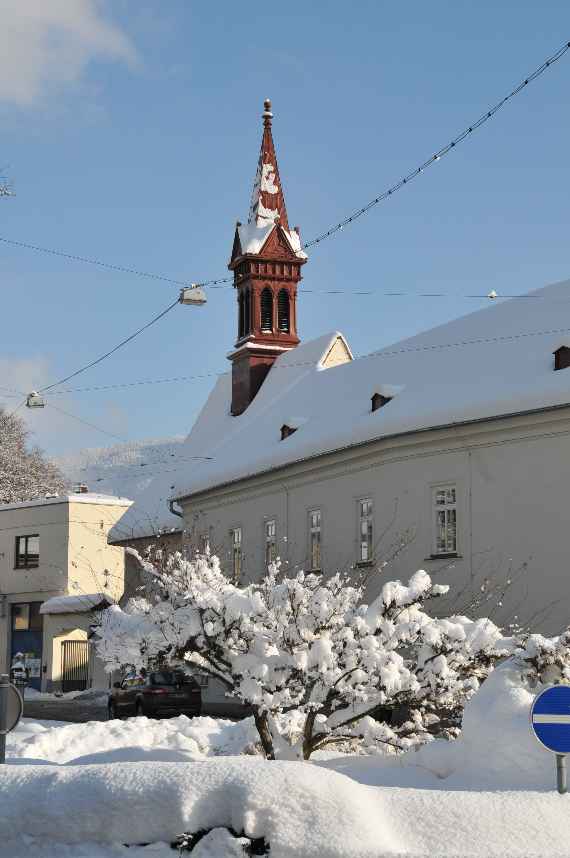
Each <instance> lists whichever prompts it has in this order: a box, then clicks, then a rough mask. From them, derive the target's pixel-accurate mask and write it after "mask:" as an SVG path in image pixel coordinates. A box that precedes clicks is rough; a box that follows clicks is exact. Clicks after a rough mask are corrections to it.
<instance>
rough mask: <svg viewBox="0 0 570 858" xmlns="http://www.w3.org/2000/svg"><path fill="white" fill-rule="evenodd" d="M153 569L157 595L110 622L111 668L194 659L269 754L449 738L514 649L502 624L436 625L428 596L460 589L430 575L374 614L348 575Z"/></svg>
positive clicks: (392, 590) (420, 576) (387, 591)
mask: <svg viewBox="0 0 570 858" xmlns="http://www.w3.org/2000/svg"><path fill="white" fill-rule="evenodd" d="M141 563H143V564H144V565H145V567H146V571H147V572H148V573H149V575H150V576H151V578H152V581H153V588H152V592H151V593H150V594H149V597H148V599H136V600H132V601H131V602H130V603H129V604H128V606H127V608H126V609H125V610H124V611H123V610H121V609H120V608H119V607H117V606H113V607H111V608H109V609H108V610H107V611H105V612H103V614H102V617H101V621H100V627H99V630H98V637H99V639H98V643H97V648H98V652H99V655H100V656H101V657H102V658H103V660H104V661H105V662H106V664H107V667H108V669H109V670H114V669H117V668H122V667H124V666H125V665H127V664H128V665H132V666H133V667H135V668H140V667H143V666H145V667H146V666H147V665H148V664H149V662H152V661H153V660H154V661H156V660H157V659H158V660H160V659H164V660H165V661H172V660H173V659H184V660H186V661H187V662H189V663H190V664H192V665H194V666H197V667H198V668H200V670H202V671H205V672H207V673H209V674H211V675H213V676H216V677H218V679H220V680H221V681H222V682H223V683H224V685H225V686H226V688H227V689H228V693H229V694H232V695H235V696H237V697H238V698H240V699H241V700H242V701H244V702H245V703H247V704H249V705H250V706H251V708H252V711H253V715H254V719H255V724H256V727H257V730H258V733H259V737H260V740H261V743H262V746H263V750H264V752H265V755H266V756H267V757H268V758H270V759H273V758H275V757H276V756H279V757H303V758H304V759H308V758H309V757H310V755H311V753H312V752H313V751H315V750H317V749H320V748H323V747H324V746H326V745H328V744H332V743H338V742H340V741H351V740H353V739H354V738H355V737H357V736H359V735H364V734H365V733H366V734H367V735H369V736H370V735H372V734H374V738H375V741H379V742H382V743H383V744H384V745H385V746H386V747H388V748H393V749H402V748H406V747H409V746H410V744H413V743H414V742H417V741H421V740H425V739H426V738H429V737H430V735H432V734H436V735H450V733H451V734H452V733H453V728H454V725H455V723H456V720H457V717H456V716H457V712H458V711H461V709H462V707H463V704H464V702H465V700H466V699H467V698H468V697H469V696H471V695H472V694H473V693H474V691H476V689H477V688H478V687H479V683H480V681H481V680H482V679H484V678H485V676H486V675H487V674H488V672H489V670H490V669H491V668H492V666H493V663H494V661H495V660H496V659H497V658H499V657H501V656H503V655H506V654H507V653H508V652H510V651H511V648H512V642H511V641H510V640H507V639H505V638H503V637H502V636H501V633H500V630H499V629H498V628H497V627H496V626H495V625H494V624H493V623H492V622H491V621H490V620H485V619H479V620H470V619H468V618H467V617H461V616H456V617H450V618H447V619H434V618H432V617H430V616H429V615H428V614H427V613H426V612H425V611H424V609H423V604H424V602H425V600H426V599H431V598H436V597H437V596H440V595H443V594H444V593H446V592H447V590H448V588H447V587H446V586H442V585H435V584H433V583H432V581H431V579H430V577H429V575H428V574H427V573H426V572H424V571H422V570H420V571H418V572H416V573H415V574H414V575H413V576H412V577H411V578H410V580H409V582H408V584H402V583H401V582H400V581H390V582H387V583H385V584H384V586H383V587H382V589H381V592H380V594H379V596H378V597H377V598H376V599H375V600H374V601H373V602H372V603H371V604H369V605H367V604H365V603H364V602H363V601H362V598H363V591H362V588H360V587H354V586H352V585H351V582H350V580H349V578H348V577H347V576H344V575H341V574H337V575H334V576H332V577H330V578H324V577H322V576H320V575H314V574H305V573H303V572H298V573H297V574H296V575H294V576H292V577H286V576H284V575H281V574H280V571H279V567H278V565H277V564H273V565H272V566H271V567H270V568H269V570H268V572H267V574H266V575H265V577H264V578H263V579H262V580H261V581H260V582H259V583H255V584H249V585H248V586H245V587H238V586H236V585H235V584H233V583H231V582H230V581H229V580H228V578H227V577H226V576H225V575H224V574H223V572H222V570H221V568H220V564H219V561H218V558H217V557H215V556H211V555H210V554H208V553H205V554H202V555H198V556H196V558H195V559H193V560H187V559H184V558H183V557H182V556H181V555H173V556H171V557H169V558H168V560H167V562H166V563H162V564H161V566H160V568H158V567H157V566H152V565H151V564H150V563H149V562H148V561H143V560H141ZM402 713H404V714H403V716H402ZM371 715H374V716H375V717H376V719H378V718H380V723H378V722H377V721H376V720H373V719H372V718H370V717H369V716H371ZM388 722H393V723H388Z"/></svg>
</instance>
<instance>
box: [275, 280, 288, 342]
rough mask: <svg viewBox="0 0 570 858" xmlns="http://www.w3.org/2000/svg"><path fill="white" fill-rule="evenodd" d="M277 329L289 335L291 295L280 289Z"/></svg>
mask: <svg viewBox="0 0 570 858" xmlns="http://www.w3.org/2000/svg"><path fill="white" fill-rule="evenodd" d="M277 320H278V321H277V327H278V328H279V330H280V331H283V333H285V334H288V333H289V293H288V292H287V290H286V289H280V290H279V295H278V296H277Z"/></svg>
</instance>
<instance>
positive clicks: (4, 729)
mask: <svg viewBox="0 0 570 858" xmlns="http://www.w3.org/2000/svg"><path fill="white" fill-rule="evenodd" d="M23 711H24V701H23V700H22V696H21V694H20V692H19V691H18V689H17V688H16V687H15V686H14V685H12V684H11V682H10V678H9V676H8V675H7V674H5V673H2V674H0V763H5V762H6V735H7V734H8V733H10V731H11V730H13V729H14V727H15V726H16V725H17V723H18V721H19V720H20V718H21V717H22V713H23Z"/></svg>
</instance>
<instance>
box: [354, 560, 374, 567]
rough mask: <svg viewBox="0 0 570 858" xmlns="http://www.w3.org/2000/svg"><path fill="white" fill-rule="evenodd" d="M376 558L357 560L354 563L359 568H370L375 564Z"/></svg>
mask: <svg viewBox="0 0 570 858" xmlns="http://www.w3.org/2000/svg"><path fill="white" fill-rule="evenodd" d="M374 562H375V561H374V560H357V561H356V563H355V564H354V565H355V566H356V568H357V569H369V568H370V566H374Z"/></svg>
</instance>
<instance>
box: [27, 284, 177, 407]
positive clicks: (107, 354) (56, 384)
mask: <svg viewBox="0 0 570 858" xmlns="http://www.w3.org/2000/svg"><path fill="white" fill-rule="evenodd" d="M179 303H180V301H179V299H178V298H177V299H176V301H173V302H172V304H169V305H168V307H166V309H165V310H162V311H161V312H160V313H159V314H158V316H155V317H154V318H153V319H151V320H150V322H147V323H146V325H143V326H142V328H139V329H138V330H137V331H135V332H134V334H131V335H130V336H128V337H126V338H125V339H124V340H121V342H120V343H118V344H117V345H116V346H115V347H114V348H112V349H110V350H109V351H108V352H105V354H104V355H101V356H100V357H98V358H96V359H95V360H92V361H91V362H90V363H88V364H86V365H85V366H82V367H81V369H78V370H76V371H75V372H72V373H70V374H69V375H66V376H65V378H62V379H60V380H59V381H54V382H53V384H48V385H47V387H42V388H41V392H42V393H45V391H46V390H51V389H52V388H53V387H59V385H60V384H64V383H65V382H66V381H69V379H70V378H75V376H77V375H80V374H81V373H82V372H85V371H86V370H88V369H91V367H93V366H96V365H97V364H99V363H101V362H102V361H104V360H106V358H108V357H110V356H111V355H112V354H115V352H117V351H118V350H119V349H121V348H122V347H123V346H126V344H127V343H130V342H131V340H134V339H135V337H138V335H139V334H142V332H143V331H146V330H147V328H150V327H151V325H154V324H155V323H156V322H158V321H159V319H162V318H163V316H166V314H167V313H169V312H170V311H171V310H172V309H173V308H174V307H176V305H177V304H179Z"/></svg>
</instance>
